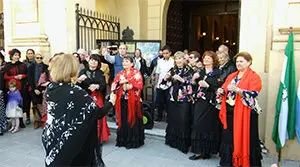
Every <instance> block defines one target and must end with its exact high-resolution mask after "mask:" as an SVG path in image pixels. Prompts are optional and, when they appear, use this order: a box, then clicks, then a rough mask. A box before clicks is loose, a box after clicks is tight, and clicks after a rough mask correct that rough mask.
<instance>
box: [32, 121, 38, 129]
mask: <svg viewBox="0 0 300 167" xmlns="http://www.w3.org/2000/svg"><path fill="white" fill-rule="evenodd" d="M39 127H40V124H39V121H34V122H33V128H34V129H37V128H39Z"/></svg>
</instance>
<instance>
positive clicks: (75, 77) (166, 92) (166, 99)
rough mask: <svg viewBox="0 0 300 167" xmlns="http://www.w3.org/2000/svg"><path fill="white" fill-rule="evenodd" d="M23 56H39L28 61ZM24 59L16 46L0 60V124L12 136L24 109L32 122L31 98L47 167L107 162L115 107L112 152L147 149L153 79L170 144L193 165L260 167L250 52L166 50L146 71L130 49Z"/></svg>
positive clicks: (257, 82) (256, 80)
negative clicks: (147, 88) (104, 154)
mask: <svg viewBox="0 0 300 167" xmlns="http://www.w3.org/2000/svg"><path fill="white" fill-rule="evenodd" d="M28 52H29V53H30V52H32V54H33V55H35V56H33V57H34V61H33V62H30V60H29V59H30V58H28V57H30V56H28V55H29V53H28ZM26 53H27V55H26V59H27V61H26V62H25V63H22V62H20V61H19V59H20V54H21V53H20V51H18V50H17V49H15V50H14V49H13V50H12V51H11V52H10V53H9V54H10V58H11V62H9V63H5V61H4V56H3V57H1V59H0V64H1V73H2V74H3V75H2V76H3V77H2V78H3V79H2V80H3V81H1V82H3V83H4V82H5V86H4V87H3V88H1V91H0V93H1V98H0V100H1V101H0V102H1V104H0V107H1V108H0V109H1V112H0V116H1V117H0V118H1V119H0V121H1V122H0V125H1V128H2V129H7V127H6V125H7V123H6V122H4V121H6V118H5V119H3V116H2V115H3V113H4V114H5V113H6V116H7V117H9V118H11V122H12V127H11V129H10V130H12V132H13V133H15V132H17V131H18V129H19V127H18V126H19V123H20V124H22V123H23V120H22V118H23V111H24V112H25V113H26V116H27V118H30V116H29V111H30V103H31V102H32V106H33V108H32V109H33V110H36V111H37V112H35V111H34V112H33V113H39V115H38V116H39V117H38V116H35V117H34V121H37V122H38V125H39V124H40V122H41V118H42V120H43V118H44V120H45V127H44V129H43V134H42V142H43V145H44V147H45V150H46V158H45V163H46V166H93V165H96V164H98V165H100V166H101V165H104V163H103V161H102V159H101V143H102V142H103V141H106V140H108V139H109V135H110V132H109V129H108V126H107V122H106V117H105V115H106V114H107V113H108V112H109V111H110V110H111V109H112V108H114V110H115V116H116V123H117V125H118V129H117V139H116V146H118V147H125V148H127V149H130V148H138V147H140V146H142V145H144V139H145V135H144V127H143V111H142V104H141V102H142V99H143V96H142V90H143V87H144V84H145V77H146V76H147V75H148V76H151V77H152V82H151V83H152V86H153V93H152V96H153V102H154V104H155V106H156V107H157V117H156V121H162V120H163V119H166V122H167V128H166V136H165V143H166V144H167V145H169V146H170V147H173V148H176V149H178V150H180V151H182V152H183V153H187V152H189V151H191V152H193V153H194V155H193V156H191V157H189V159H191V160H197V159H208V158H210V157H211V155H212V154H219V156H220V157H221V158H220V165H221V166H261V159H262V156H261V153H260V152H261V151H260V145H259V138H258V114H259V113H260V112H261V109H260V107H259V105H258V103H257V99H256V98H257V95H258V93H259V92H260V90H261V88H262V81H261V78H260V77H259V75H258V74H256V73H255V72H254V71H253V70H252V69H251V68H250V65H251V64H252V57H251V55H250V54H249V53H247V52H241V53H238V54H237V55H236V56H235V57H234V58H232V57H230V56H229V53H228V48H227V47H226V46H224V45H222V46H220V48H219V50H218V51H217V52H213V51H206V52H205V53H204V54H203V55H202V56H201V55H200V54H199V52H197V51H191V52H187V53H184V52H181V51H177V52H175V54H173V52H172V49H171V48H170V47H168V46H165V47H163V48H162V49H161V50H160V51H159V53H158V56H157V57H156V58H155V59H153V60H152V61H151V65H150V67H148V66H147V65H146V62H145V59H143V57H142V53H141V50H139V49H136V51H135V53H134V55H133V56H131V55H128V54H127V46H126V45H120V46H119V48H118V50H113V49H112V48H110V47H106V48H105V47H104V48H101V49H100V50H99V51H96V52H93V53H92V54H91V55H90V56H88V57H85V55H84V54H83V53H82V52H80V51H78V52H76V53H73V55H69V54H64V53H59V54H55V55H54V56H53V57H52V58H51V60H50V62H49V67H48V66H47V65H45V64H43V63H42V61H41V60H42V58H43V57H42V55H41V54H35V53H34V51H33V50H32V49H29V50H27V52H26ZM0 56H1V55H0ZM26 63H28V64H29V65H27V64H26ZM30 63H31V64H30ZM234 63H235V64H234ZM41 64H43V65H41ZM0 76H1V75H0ZM108 88H110V89H108ZM109 93H110V96H109V97H110V98H109V101H108V102H105V98H104V97H105V96H106V95H107V94H109ZM4 95H5V96H6V98H3V96H4ZM28 97H29V98H28ZM43 97H44V98H43ZM12 101H14V103H12ZM27 101H29V102H27ZM5 104H6V105H5ZM28 104H29V105H28ZM26 105H28V106H26ZM5 106H6V107H5ZM43 106H44V107H43ZM26 107H28V108H26ZM12 108H14V109H12ZM5 110H6V111H5ZM27 110H28V114H27ZM11 111H13V112H11ZM10 114H11V115H10ZM35 115H36V114H35ZM27 120H28V119H26V122H27ZM29 123H30V119H29Z"/></svg>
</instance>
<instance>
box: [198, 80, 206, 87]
mask: <svg viewBox="0 0 300 167" xmlns="http://www.w3.org/2000/svg"><path fill="white" fill-rule="evenodd" d="M198 84H199V86H200V87H203V88H208V87H209V84H208V83H207V82H206V81H204V80H201V81H199V82H198Z"/></svg>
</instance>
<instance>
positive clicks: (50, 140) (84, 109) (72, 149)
mask: <svg viewBox="0 0 300 167" xmlns="http://www.w3.org/2000/svg"><path fill="white" fill-rule="evenodd" d="M46 103H47V109H48V114H47V121H46V126H45V128H44V130H43V133H42V142H43V146H44V148H45V151H46V158H45V163H46V166H49V167H50V166H51V167H52V166H101V164H100V165H99V164H98V163H99V162H97V161H99V158H100V161H101V162H102V159H101V156H100V157H99V156H97V155H99V153H96V151H97V149H98V151H99V147H97V118H102V117H103V116H105V114H106V113H107V111H108V110H109V108H110V107H112V104H111V103H107V104H106V105H105V106H104V108H103V109H100V108H99V107H98V106H97V105H96V104H95V102H94V101H93V99H92V98H91V97H90V96H89V95H88V93H87V92H86V91H85V90H83V89H82V88H80V87H79V86H76V85H73V84H70V83H64V84H63V83H51V84H49V85H48V87H47V90H46ZM100 155H101V154H100ZM102 166H103V165H102Z"/></svg>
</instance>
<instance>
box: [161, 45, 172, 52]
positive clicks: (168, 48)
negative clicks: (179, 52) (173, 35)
mask: <svg viewBox="0 0 300 167" xmlns="http://www.w3.org/2000/svg"><path fill="white" fill-rule="evenodd" d="M162 50H163V51H164V50H167V51H169V52H171V53H172V49H171V47H170V46H168V45H165V46H164V47H163V48H162Z"/></svg>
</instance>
